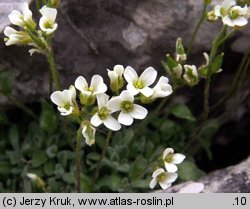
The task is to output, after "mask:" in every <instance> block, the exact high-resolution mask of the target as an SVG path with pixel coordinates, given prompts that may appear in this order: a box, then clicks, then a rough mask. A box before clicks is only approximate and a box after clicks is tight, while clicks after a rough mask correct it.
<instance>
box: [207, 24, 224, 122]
mask: <svg viewBox="0 0 250 209" xmlns="http://www.w3.org/2000/svg"><path fill="white" fill-rule="evenodd" d="M226 29H227V27H226V26H224V27H223V28H222V29H221V31H220V33H219V35H218V36H217V38H216V39H215V40H214V41H213V44H212V49H211V52H210V57H209V64H208V69H207V78H206V81H205V88H204V111H203V114H202V123H203V122H205V121H206V120H207V117H208V114H209V92H210V83H211V77H212V64H213V61H214V59H215V57H216V53H217V49H218V47H219V46H220V45H221V44H222V43H223V42H221V40H222V39H223V38H224V34H225V32H226Z"/></svg>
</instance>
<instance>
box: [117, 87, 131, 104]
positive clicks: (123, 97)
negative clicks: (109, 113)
mask: <svg viewBox="0 0 250 209" xmlns="http://www.w3.org/2000/svg"><path fill="white" fill-rule="evenodd" d="M119 97H120V99H121V101H130V102H133V101H134V96H133V95H132V94H131V93H130V92H129V91H127V90H124V91H122V93H121V94H120V96H119Z"/></svg>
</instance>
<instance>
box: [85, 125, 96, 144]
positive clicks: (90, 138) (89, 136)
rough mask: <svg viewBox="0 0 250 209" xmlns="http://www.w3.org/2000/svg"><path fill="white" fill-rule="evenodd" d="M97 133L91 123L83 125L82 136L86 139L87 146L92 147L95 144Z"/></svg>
mask: <svg viewBox="0 0 250 209" xmlns="http://www.w3.org/2000/svg"><path fill="white" fill-rule="evenodd" d="M95 132H96V129H95V128H94V127H93V126H91V125H90V124H89V123H84V124H83V125H82V135H83V136H84V138H85V139H86V144H87V145H89V146H91V145H93V144H94V143H95Z"/></svg>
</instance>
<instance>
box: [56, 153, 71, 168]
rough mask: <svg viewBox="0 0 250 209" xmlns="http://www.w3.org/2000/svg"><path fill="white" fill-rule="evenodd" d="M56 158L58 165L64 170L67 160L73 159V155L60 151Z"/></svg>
mask: <svg viewBox="0 0 250 209" xmlns="http://www.w3.org/2000/svg"><path fill="white" fill-rule="evenodd" d="M57 158H58V161H59V163H60V164H61V165H62V166H63V167H64V168H65V167H66V166H67V162H68V160H72V159H74V158H75V155H74V153H73V152H71V151H66V150H65V151H61V152H59V153H58V154H57Z"/></svg>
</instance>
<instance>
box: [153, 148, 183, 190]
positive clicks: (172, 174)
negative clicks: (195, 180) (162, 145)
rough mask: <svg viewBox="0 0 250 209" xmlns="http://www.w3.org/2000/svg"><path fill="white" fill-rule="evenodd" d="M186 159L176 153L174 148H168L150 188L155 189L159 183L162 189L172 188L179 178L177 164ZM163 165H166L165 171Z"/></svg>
mask: <svg viewBox="0 0 250 209" xmlns="http://www.w3.org/2000/svg"><path fill="white" fill-rule="evenodd" d="M185 158H186V157H185V155H183V154H180V153H174V150H173V149H172V148H166V149H165V151H164V152H163V154H162V157H161V159H160V163H159V164H160V166H159V167H158V168H157V169H156V170H155V171H154V172H153V174H152V180H151V182H150V184H149V187H150V188H151V189H153V188H154V187H155V186H156V184H157V183H159V185H160V186H161V188H162V189H167V188H169V187H171V185H172V183H173V182H174V181H175V180H176V179H177V177H178V174H177V173H176V172H177V170H178V168H177V166H176V164H180V163H182V162H183V160H184V159H185ZM161 164H164V167H165V169H163V168H162V166H161Z"/></svg>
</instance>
